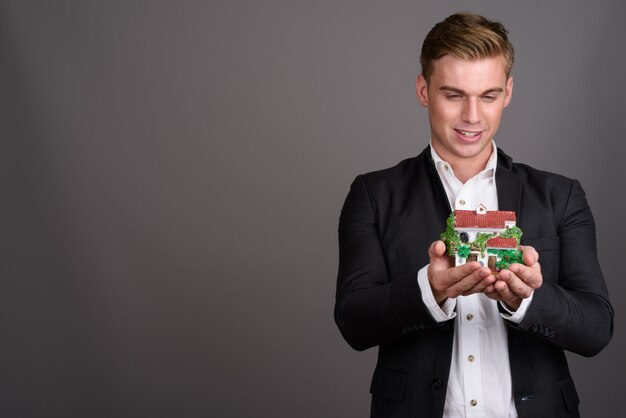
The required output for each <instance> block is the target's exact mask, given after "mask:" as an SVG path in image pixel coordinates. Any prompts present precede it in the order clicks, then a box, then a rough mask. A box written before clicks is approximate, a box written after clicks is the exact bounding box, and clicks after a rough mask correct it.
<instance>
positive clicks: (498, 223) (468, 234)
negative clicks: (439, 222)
mask: <svg viewBox="0 0 626 418" xmlns="http://www.w3.org/2000/svg"><path fill="white" fill-rule="evenodd" d="M451 227H452V228H453V230H450V229H451ZM448 229H449V230H448V231H447V233H444V234H442V239H443V240H444V242H446V245H447V247H448V253H449V254H450V255H452V256H454V259H455V265H457V266H459V265H462V264H465V263H468V262H470V261H478V262H480V263H481V264H482V265H483V266H488V267H489V268H490V269H492V270H494V271H499V270H500V269H503V268H507V267H508V266H509V265H510V264H511V263H521V262H522V260H521V253H520V251H519V250H518V246H519V240H520V237H521V235H522V231H521V230H520V229H519V228H518V227H517V226H516V224H515V212H512V211H488V210H487V208H486V207H485V206H484V205H480V206H479V207H478V209H476V210H475V211H471V210H457V211H454V213H453V214H452V215H451V216H450V219H449V220H448Z"/></svg>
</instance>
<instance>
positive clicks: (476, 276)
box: [428, 241, 496, 305]
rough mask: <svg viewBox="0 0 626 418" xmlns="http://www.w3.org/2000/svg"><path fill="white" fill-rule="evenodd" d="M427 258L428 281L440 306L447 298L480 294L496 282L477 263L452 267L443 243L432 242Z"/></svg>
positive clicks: (451, 260)
mask: <svg viewBox="0 0 626 418" xmlns="http://www.w3.org/2000/svg"><path fill="white" fill-rule="evenodd" d="M428 256H429V257H430V264H429V265H428V281H429V282H430V287H431V289H432V290H433V295H434V296H435V300H436V301H437V303H438V304H440V305H441V303H443V301H445V300H446V299H447V298H455V297H457V296H460V295H463V296H467V295H471V294H473V293H479V292H482V291H483V290H484V289H485V288H486V287H487V286H489V285H490V284H492V283H494V282H495V281H496V278H495V277H494V276H493V274H492V273H491V271H490V270H489V268H487V267H482V266H481V265H480V263H479V262H477V261H472V262H470V263H466V264H463V265H462V266H458V267H454V260H453V259H452V257H450V256H448V255H447V254H446V244H445V243H444V242H443V241H435V242H433V243H432V244H431V245H430V248H429V249H428Z"/></svg>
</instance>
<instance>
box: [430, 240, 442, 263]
mask: <svg viewBox="0 0 626 418" xmlns="http://www.w3.org/2000/svg"><path fill="white" fill-rule="evenodd" d="M445 253H446V244H445V243H444V242H443V241H441V240H437V241H435V242H433V243H432V244H430V247H428V256H429V257H430V258H431V259H433V258H437V257H442V256H443V255H444V254H445Z"/></svg>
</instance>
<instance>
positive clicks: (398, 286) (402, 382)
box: [335, 147, 613, 418]
mask: <svg viewBox="0 0 626 418" xmlns="http://www.w3.org/2000/svg"><path fill="white" fill-rule="evenodd" d="M496 186H497V191H498V204H499V209H500V210H512V211H515V212H516V213H517V224H518V226H519V227H520V228H521V229H522V230H523V232H524V235H523V237H522V244H525V245H531V246H533V247H534V248H535V249H536V250H537V251H538V252H539V263H540V265H541V271H542V274H543V285H542V286H541V287H540V288H539V289H537V290H536V291H535V293H534V296H533V301H532V303H531V305H530V307H529V309H528V311H527V313H526V316H525V317H524V319H523V321H522V322H521V323H520V324H519V325H517V324H514V323H511V322H509V321H506V324H507V332H508V344H509V357H510V367H511V376H512V384H513V392H514V393H513V396H514V400H515V406H516V408H517V412H518V414H519V417H520V418H523V417H531V416H532V417H533V418H539V417H550V418H555V417H576V416H578V402H579V401H578V395H577V393H576V389H575V387H574V383H573V381H572V378H571V377H570V373H569V370H568V366H567V361H566V358H565V355H564V353H563V350H568V351H572V352H575V353H578V354H581V355H583V356H592V355H595V354H596V353H598V352H599V351H600V350H601V349H602V348H603V347H604V346H605V345H606V344H607V343H608V342H609V340H610V338H611V335H612V330H613V309H612V307H611V305H610V302H609V298H608V293H607V289H606V285H605V283H604V278H603V276H602V272H601V271H600V266H599V264H598V260H597V255H596V243H595V226H594V221H593V217H592V214H591V211H590V209H589V206H588V205H587V201H586V199H585V195H584V192H583V190H582V188H581V186H580V184H579V183H578V181H576V180H571V179H568V178H565V177H563V176H559V175H556V174H552V173H547V172H543V171H539V170H536V169H533V168H531V167H529V166H526V165H523V164H516V163H513V161H512V160H511V158H510V157H509V156H507V155H506V154H504V153H503V152H502V151H500V150H499V151H498V167H497V170H496ZM450 212H451V208H450V205H449V203H448V199H447V197H446V194H445V190H444V188H443V185H442V184H441V181H440V179H439V176H438V175H437V172H436V169H435V165H434V163H433V160H432V158H431V155H430V149H429V148H428V147H427V148H426V149H425V150H424V152H422V153H421V154H420V155H419V156H417V157H415V158H410V159H407V160H405V161H402V162H401V163H400V164H398V165H397V166H395V167H392V168H389V169H386V170H381V171H377V172H373V173H369V174H365V175H360V176H358V177H357V178H356V180H355V181H354V183H353V184H352V186H351V188H350V192H349V194H348V196H347V198H346V201H345V203H344V206H343V209H342V211H341V216H340V221H339V250H340V251H339V254H340V257H339V274H338V280H337V297H336V304H335V320H336V322H337V325H338V327H339V329H340V330H341V333H342V335H343V336H344V338H345V339H346V340H347V342H348V343H349V344H350V345H351V346H352V347H353V348H355V349H357V350H365V349H367V348H370V347H374V346H378V347H379V352H378V363H377V365H376V369H375V372H374V376H373V379H372V384H371V393H372V415H371V416H372V417H385V418H392V417H441V415H442V413H443V407H444V402H445V395H446V388H447V381H448V375H449V372H450V361H451V355H452V339H453V333H454V321H447V322H444V323H437V322H436V321H435V320H434V319H433V318H432V316H431V315H430V314H429V312H428V310H427V308H426V307H425V306H424V303H423V302H422V296H421V292H420V288H419V286H418V283H417V271H418V270H419V269H420V268H421V267H423V266H425V265H426V264H428V262H429V259H428V247H429V245H430V244H431V243H432V242H433V241H435V240H437V239H439V235H440V234H441V232H443V231H444V230H445V228H446V224H445V221H446V218H447V217H448V215H449V214H450ZM503 320H504V319H503Z"/></svg>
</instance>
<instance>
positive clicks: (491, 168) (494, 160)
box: [429, 139, 498, 180]
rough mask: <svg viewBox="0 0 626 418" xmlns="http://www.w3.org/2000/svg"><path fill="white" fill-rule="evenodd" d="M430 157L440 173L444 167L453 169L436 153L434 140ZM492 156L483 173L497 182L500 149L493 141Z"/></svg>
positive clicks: (431, 141) (431, 144) (431, 142)
mask: <svg viewBox="0 0 626 418" xmlns="http://www.w3.org/2000/svg"><path fill="white" fill-rule="evenodd" d="M429 144H430V155H431V157H432V159H433V161H434V162H435V167H437V169H438V171H439V172H441V171H440V170H439V169H441V168H442V167H448V168H451V166H450V163H448V162H447V161H444V160H442V159H441V157H440V156H439V154H437V151H435V148H434V147H433V140H432V139H431V140H430V143H429ZM491 147H492V148H491V155H490V156H489V160H488V161H487V165H486V166H485V168H484V169H483V170H482V171H481V173H483V172H486V174H489V175H490V176H492V177H494V180H495V176H496V167H497V166H498V147H496V143H495V141H494V140H493V139H492V140H491ZM448 168H444V170H445V171H448Z"/></svg>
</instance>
